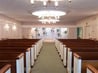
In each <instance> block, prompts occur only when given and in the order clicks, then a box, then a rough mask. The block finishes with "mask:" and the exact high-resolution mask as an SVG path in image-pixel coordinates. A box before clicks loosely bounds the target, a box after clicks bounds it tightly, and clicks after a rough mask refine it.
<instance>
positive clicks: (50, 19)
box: [32, 10, 66, 24]
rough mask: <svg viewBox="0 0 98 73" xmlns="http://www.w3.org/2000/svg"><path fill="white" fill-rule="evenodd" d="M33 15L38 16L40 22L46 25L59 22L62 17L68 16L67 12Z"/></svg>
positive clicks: (46, 12) (53, 11)
mask: <svg viewBox="0 0 98 73" xmlns="http://www.w3.org/2000/svg"><path fill="white" fill-rule="evenodd" d="M32 15H35V16H38V18H39V21H40V22H42V23H44V24H46V23H56V22H59V21H60V20H59V19H60V16H63V15H66V12H63V11H57V10H43V11H35V12H32Z"/></svg>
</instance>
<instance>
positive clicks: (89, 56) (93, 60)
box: [73, 52, 98, 73]
mask: <svg viewBox="0 0 98 73" xmlns="http://www.w3.org/2000/svg"><path fill="white" fill-rule="evenodd" d="M97 55H98V52H75V53H74V71H73V73H86V65H87V64H88V63H89V64H98V56H97Z"/></svg>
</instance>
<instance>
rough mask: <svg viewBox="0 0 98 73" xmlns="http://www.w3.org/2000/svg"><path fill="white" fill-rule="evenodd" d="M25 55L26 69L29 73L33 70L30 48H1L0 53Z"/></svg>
mask: <svg viewBox="0 0 98 73" xmlns="http://www.w3.org/2000/svg"><path fill="white" fill-rule="evenodd" d="M21 52H23V53H24V66H25V69H26V73H29V72H30V70H31V61H33V62H34V59H33V60H32V58H31V56H30V55H31V54H30V48H28V47H0V53H21Z"/></svg>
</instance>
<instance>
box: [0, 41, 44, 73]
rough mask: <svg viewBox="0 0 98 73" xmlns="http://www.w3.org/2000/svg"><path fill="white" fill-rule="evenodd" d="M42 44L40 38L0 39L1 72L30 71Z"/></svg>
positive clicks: (24, 72) (23, 72) (20, 72)
mask: <svg viewBox="0 0 98 73" xmlns="http://www.w3.org/2000/svg"><path fill="white" fill-rule="evenodd" d="M42 45H43V40H40V39H7V40H0V73H30V71H31V67H33V66H34V62H35V60H36V59H37V56H38V55H39V53H40V51H41V47H42Z"/></svg>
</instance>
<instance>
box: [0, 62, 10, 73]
mask: <svg viewBox="0 0 98 73" xmlns="http://www.w3.org/2000/svg"><path fill="white" fill-rule="evenodd" d="M0 73H11V65H10V64H6V63H0Z"/></svg>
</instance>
